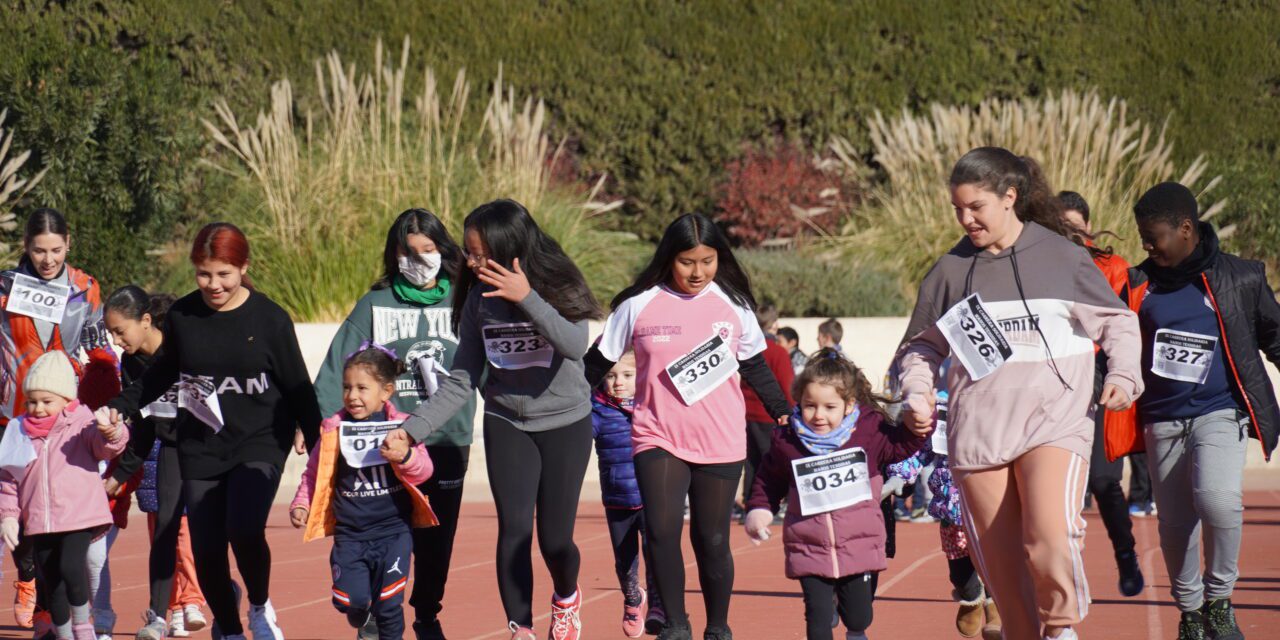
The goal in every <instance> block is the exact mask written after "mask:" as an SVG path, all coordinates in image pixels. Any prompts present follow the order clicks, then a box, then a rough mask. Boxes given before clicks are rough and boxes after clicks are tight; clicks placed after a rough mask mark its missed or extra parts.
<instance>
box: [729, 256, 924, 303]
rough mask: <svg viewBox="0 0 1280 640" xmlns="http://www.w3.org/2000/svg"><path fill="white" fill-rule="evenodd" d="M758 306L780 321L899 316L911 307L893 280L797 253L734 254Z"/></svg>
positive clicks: (840, 263) (875, 273)
mask: <svg viewBox="0 0 1280 640" xmlns="http://www.w3.org/2000/svg"><path fill="white" fill-rule="evenodd" d="M734 256H735V257H737V258H738V260H739V261H740V262H742V264H743V267H744V268H745V269H746V270H747V275H748V276H749V277H750V278H751V290H752V293H754V294H755V297H756V301H757V302H759V303H760V304H772V305H774V306H775V307H777V308H778V313H779V314H780V315H782V316H784V317H824V316H825V317H839V318H848V317H873V316H903V315H907V314H909V313H911V305H910V303H908V302H907V300H906V299H905V298H903V297H902V290H901V288H900V287H899V286H898V281H897V279H896V278H894V277H893V275H892V274H887V273H884V272H881V271H874V270H870V269H857V268H854V267H852V266H850V265H849V264H847V263H845V262H843V261H840V260H838V259H833V260H825V259H823V258H822V257H819V256H815V255H811V254H809V253H805V252H798V251H770V250H764V249H753V250H745V251H735V252H734Z"/></svg>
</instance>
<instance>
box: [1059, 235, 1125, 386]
mask: <svg viewBox="0 0 1280 640" xmlns="http://www.w3.org/2000/svg"><path fill="white" fill-rule="evenodd" d="M1071 317H1072V318H1074V319H1075V321H1076V322H1079V323H1080V327H1081V328H1082V329H1084V332H1085V333H1086V334H1088V336H1089V339H1090V340H1093V341H1094V342H1095V343H1097V344H1098V346H1099V347H1102V350H1103V351H1105V352H1106V354H1107V377H1106V383H1107V384H1114V385H1116V386H1117V387H1119V388H1120V390H1121V391H1123V392H1125V394H1127V395H1128V396H1129V399H1130V400H1136V399H1137V398H1138V396H1140V395H1142V330H1141V329H1139V327H1138V315H1137V314H1136V313H1134V312H1133V311H1131V310H1130V309H1129V308H1128V307H1126V306H1124V304H1123V303H1122V302H1121V301H1120V299H1119V298H1117V297H1116V294H1115V291H1114V290H1113V289H1112V288H1111V285H1110V284H1109V283H1108V282H1107V279H1106V278H1105V277H1103V275H1102V272H1101V271H1099V270H1098V267H1097V266H1095V265H1094V264H1093V261H1092V260H1090V259H1089V258H1088V256H1087V255H1084V256H1082V259H1081V261H1080V264H1077V265H1076V273H1075V300H1073V301H1072V305H1071Z"/></svg>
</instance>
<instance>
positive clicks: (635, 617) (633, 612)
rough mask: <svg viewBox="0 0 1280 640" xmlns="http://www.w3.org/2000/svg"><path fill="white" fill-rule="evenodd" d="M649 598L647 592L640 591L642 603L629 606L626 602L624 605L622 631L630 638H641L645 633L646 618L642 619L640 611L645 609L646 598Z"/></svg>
mask: <svg viewBox="0 0 1280 640" xmlns="http://www.w3.org/2000/svg"><path fill="white" fill-rule="evenodd" d="M648 598H649V596H648V595H646V594H645V592H643V591H641V592H640V604H637V605H636V606H634V607H628V606H627V605H626V604H625V603H624V604H623V605H622V633H623V634H624V635H626V636H627V637H628V638H639V637H640V636H642V635H644V620H642V619H641V617H640V613H641V612H642V611H644V605H645V600H647V599H648Z"/></svg>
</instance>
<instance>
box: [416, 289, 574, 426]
mask: <svg viewBox="0 0 1280 640" xmlns="http://www.w3.org/2000/svg"><path fill="white" fill-rule="evenodd" d="M490 290H492V289H491V288H490V287H488V286H486V285H477V286H474V287H472V288H471V291H470V292H469V293H468V294H467V300H466V303H465V304H464V305H463V307H462V319H461V322H460V323H459V326H458V350H457V351H456V352H455V353H454V356H453V366H452V368H451V369H450V371H449V377H448V378H446V379H444V380H442V381H441V382H440V388H439V389H438V390H436V392H435V393H434V394H432V395H431V397H430V398H428V399H427V400H426V401H425V402H423V403H422V404H420V405H418V408H417V409H416V410H415V411H414V412H413V415H411V416H410V417H409V418H408V419H407V420H405V422H404V429H405V431H407V432H409V435H410V436H412V437H413V439H414V440H415V441H417V442H421V441H423V440H425V439H426V438H427V437H428V436H430V435H431V433H432V432H434V431H435V430H436V429H439V428H440V427H441V426H442V425H444V424H445V423H446V422H448V420H449V418H451V417H453V415H454V414H455V413H457V412H458V410H459V409H461V408H463V406H465V404H466V401H467V399H468V398H469V397H470V395H471V392H472V391H473V390H474V389H475V388H477V387H481V386H482V383H481V381H482V380H483V389H482V392H483V394H484V402H485V407H484V408H485V413H486V414H493V415H495V416H498V417H500V418H503V419H504V420H507V421H509V422H511V423H512V424H513V425H515V426H516V427H517V428H519V429H521V430H523V431H550V430H551V429H556V428H559V427H565V426H568V425H570V424H573V423H574V422H577V421H578V420H582V419H583V418H586V417H587V416H588V415H590V414H591V389H590V387H589V386H587V381H586V377H585V376H584V375H583V365H582V357H583V356H584V355H586V353H587V348H588V346H589V342H588V335H589V333H588V328H587V321H586V320H581V321H578V322H569V321H568V320H565V319H564V318H563V317H561V315H560V313H559V312H557V311H556V309H555V307H552V306H551V305H550V304H549V303H547V301H546V300H543V299H542V296H540V295H538V292H537V291H530V292H529V295H528V296H527V297H525V299H524V300H522V301H521V302H520V303H519V304H512V303H510V302H507V301H506V300H503V299H501V298H497V297H494V298H485V297H483V296H481V295H480V294H481V293H483V292H484V291H490ZM516 323H532V324H533V328H534V329H536V330H537V334H538V337H539V339H540V340H542V341H545V342H543V343H542V344H543V345H545V344H547V343H549V344H550V347H551V353H549V354H548V355H547V358H548V359H549V366H545V367H543V366H532V367H528V368H522V369H521V368H511V367H510V366H508V367H507V368H499V367H497V366H495V365H494V364H493V362H491V359H490V354H488V353H486V350H485V349H486V346H490V348H491V349H492V348H494V347H495V346H501V348H502V349H505V350H507V351H512V350H517V349H523V348H524V347H525V346H527V345H526V343H524V342H519V343H517V341H508V342H507V344H500V343H496V342H495V340H494V337H495V335H496V334H490V335H488V336H486V335H485V333H486V332H485V329H486V328H489V329H490V330H491V331H493V330H494V327H495V326H497V325H507V324H516ZM543 349H544V350H545V346H544V347H543ZM544 352H545V351H544ZM494 353H495V354H496V353H502V352H501V351H498V350H497V349H494ZM499 357H500V356H499ZM486 373H487V377H486V375H485V374H486Z"/></svg>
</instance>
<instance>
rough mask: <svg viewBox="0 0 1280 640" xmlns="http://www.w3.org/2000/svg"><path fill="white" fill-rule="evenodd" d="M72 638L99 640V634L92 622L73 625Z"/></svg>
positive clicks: (77, 639)
mask: <svg viewBox="0 0 1280 640" xmlns="http://www.w3.org/2000/svg"><path fill="white" fill-rule="evenodd" d="M71 637H72V638H75V640H98V634H97V633H96V632H94V630H93V623H92V622H83V623H80V624H74V625H71Z"/></svg>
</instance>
